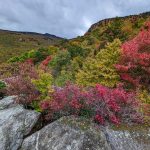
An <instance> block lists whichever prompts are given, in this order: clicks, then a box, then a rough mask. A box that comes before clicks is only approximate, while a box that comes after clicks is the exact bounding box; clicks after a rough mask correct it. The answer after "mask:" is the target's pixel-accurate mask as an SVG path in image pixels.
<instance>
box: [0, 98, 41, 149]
mask: <svg viewBox="0 0 150 150" xmlns="http://www.w3.org/2000/svg"><path fill="white" fill-rule="evenodd" d="M13 101H14V97H12V96H11V97H7V98H4V99H2V100H0V150H17V149H18V148H19V147H20V146H21V144H22V141H23V137H24V136H25V135H27V134H28V133H29V132H30V131H31V129H32V128H33V126H34V125H35V123H36V122H37V120H38V118H39V115H40V114H39V113H37V112H35V111H30V110H26V109H24V108H23V106H21V105H16V104H13Z"/></svg>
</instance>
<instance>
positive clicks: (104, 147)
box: [20, 117, 111, 150]
mask: <svg viewBox="0 0 150 150" xmlns="http://www.w3.org/2000/svg"><path fill="white" fill-rule="evenodd" d="M31 149H32V150H111V148H110V146H109V145H108V143H107V141H106V138H105V135H104V134H103V132H101V130H100V129H99V128H98V127H95V126H94V124H91V123H90V122H88V121H85V120H82V119H79V118H74V117H63V118H61V119H59V120H57V121H55V122H53V123H51V124H49V125H47V126H46V127H44V128H43V129H41V130H40V131H38V132H36V133H34V134H33V135H31V136H29V137H27V138H26V139H25V140H24V142H23V144H22V147H21V149H20V150H31Z"/></svg>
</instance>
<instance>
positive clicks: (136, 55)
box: [116, 22, 150, 88]
mask: <svg viewBox="0 0 150 150" xmlns="http://www.w3.org/2000/svg"><path fill="white" fill-rule="evenodd" d="M116 68H117V70H118V71H119V73H120V75H121V78H122V80H123V81H125V83H129V84H130V85H132V87H135V88H136V87H137V86H138V85H142V86H146V87H149V88H150V22H149V23H147V24H146V26H145V29H143V30H142V31H141V32H140V33H139V34H138V35H137V36H136V37H135V38H134V39H133V40H130V41H128V42H125V43H124V44H123V45H122V56H121V59H120V63H119V64H117V65H116Z"/></svg>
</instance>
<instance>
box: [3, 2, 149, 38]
mask: <svg viewBox="0 0 150 150" xmlns="http://www.w3.org/2000/svg"><path fill="white" fill-rule="evenodd" d="M145 11H150V1H149V0H126V1H124V0H0V28H2V29H8V30H17V31H32V32H40V33H50V34H55V35H57V36H61V37H67V38H73V37H76V36H78V35H83V34H84V33H85V32H86V31H87V30H88V28H89V27H90V26H91V25H92V24H93V23H95V22H97V21H99V20H101V19H104V18H110V17H116V16H125V15H130V14H136V13H141V12H145Z"/></svg>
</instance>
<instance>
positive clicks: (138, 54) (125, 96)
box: [0, 12, 150, 125]
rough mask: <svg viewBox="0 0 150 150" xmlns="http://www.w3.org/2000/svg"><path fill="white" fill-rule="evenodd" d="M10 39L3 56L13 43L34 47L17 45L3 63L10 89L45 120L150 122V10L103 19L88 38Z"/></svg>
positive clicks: (115, 122)
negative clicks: (14, 40)
mask: <svg viewBox="0 0 150 150" xmlns="http://www.w3.org/2000/svg"><path fill="white" fill-rule="evenodd" d="M23 36H25V37H26V36H27V35H23ZM4 37H5V36H3V38H2V39H1V40H5V39H4ZM11 37H12V36H10V35H8V37H7V36H6V40H5V41H4V42H3V43H5V44H3V45H2V44H1V46H2V49H5V50H7V51H8V53H7V51H5V52H4V50H3V53H0V54H1V55H2V56H3V57H6V56H7V55H8V54H9V52H11V47H12V46H13V44H16V45H15V47H17V45H18V44H19V43H20V42H21V43H24V44H23V46H25V47H26V49H28V50H29V48H31V49H30V50H29V51H26V52H23V53H22V51H24V49H22V48H21V47H22V46H20V47H17V49H18V48H19V49H22V50H21V51H20V52H19V53H16V56H13V57H11V58H10V54H9V57H8V58H9V59H8V60H7V62H6V61H5V63H3V64H2V65H1V66H0V71H1V73H0V78H1V79H4V80H5V81H6V83H7V84H8V85H9V86H8V88H7V93H9V94H10V95H19V96H18V98H17V100H16V101H17V103H21V104H23V105H25V107H27V108H32V109H36V110H37V111H40V112H42V113H43V115H44V118H46V120H55V119H58V118H60V117H61V116H67V115H78V116H82V117H86V118H92V119H93V120H94V121H95V122H97V123H98V124H102V125H105V124H107V123H108V122H109V123H112V124H117V125H118V124H134V123H137V124H144V125H145V124H146V125H147V124H148V125H149V115H150V109H149V108H150V107H149V106H150V13H149V12H147V13H143V14H140V15H132V16H127V17H116V18H112V19H106V20H102V21H100V22H98V23H96V24H94V25H92V26H91V28H90V29H89V30H88V31H87V32H86V33H85V35H84V36H81V37H77V38H74V39H70V40H61V42H60V39H56V41H57V42H56V43H55V42H54V43H55V44H54V43H53V42H52V43H51V42H50V41H51V39H49V38H47V39H45V38H44V39H43V38H42V39H41V37H40V38H37V37H36V38H37V39H36V40H35V39H34V40H33V39H32V40H30V41H28V40H27V39H28V38H27V39H24V38H21V39H20V38H19V35H16V37H17V38H19V39H17V41H16V42H13V41H11ZM26 40H27V41H26ZM54 41H55V40H54ZM7 42H8V43H7ZM59 42H60V43H59ZM26 45H27V46H26ZM41 46H42V47H43V48H42V47H41ZM13 55H14V53H13ZM1 58H2V57H1ZM2 60H3V59H2ZM5 60H6V59H5ZM9 77H11V78H9ZM6 78H7V79H6ZM4 88H5V87H4Z"/></svg>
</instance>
